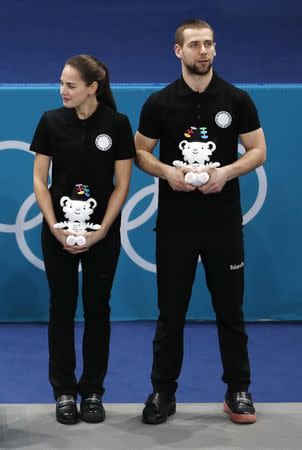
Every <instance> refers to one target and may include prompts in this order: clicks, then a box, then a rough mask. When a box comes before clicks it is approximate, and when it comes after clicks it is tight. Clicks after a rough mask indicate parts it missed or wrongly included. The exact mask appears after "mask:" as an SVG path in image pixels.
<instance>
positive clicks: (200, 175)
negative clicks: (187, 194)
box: [173, 160, 220, 186]
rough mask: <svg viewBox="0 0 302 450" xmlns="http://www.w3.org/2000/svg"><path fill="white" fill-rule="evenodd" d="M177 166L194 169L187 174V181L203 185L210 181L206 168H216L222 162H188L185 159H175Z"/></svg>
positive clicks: (174, 164)
mask: <svg viewBox="0 0 302 450" xmlns="http://www.w3.org/2000/svg"><path fill="white" fill-rule="evenodd" d="M173 166H175V167H186V168H187V169H192V170H194V172H188V173H186V175H185V181H186V183H188V184H192V185H193V186H203V185H204V184H206V183H207V182H208V181H209V178H210V177H209V174H208V173H207V172H205V171H204V170H205V169H214V168H216V167H219V166H220V163H218V162H215V163H211V162H210V163H206V164H186V163H185V162H183V161H178V160H176V161H173Z"/></svg>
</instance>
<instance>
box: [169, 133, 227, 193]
mask: <svg viewBox="0 0 302 450" xmlns="http://www.w3.org/2000/svg"><path fill="white" fill-rule="evenodd" d="M184 136H185V137H186V138H188V139H187V140H185V139H184V140H183V141H181V142H180V144H179V149H180V150H181V152H182V155H183V159H184V161H178V160H176V161H173V166H175V167H186V168H188V169H192V171H191V172H188V173H186V175H185V181H186V182H187V183H189V184H192V185H193V186H202V185H204V184H206V183H207V182H208V180H209V174H208V173H207V169H213V168H215V167H219V166H220V163H219V162H210V157H211V156H212V154H213V152H214V151H215V150H216V144H215V143H214V142H212V141H208V140H207V139H208V135H207V129H206V127H201V128H196V127H190V128H189V129H188V130H187V131H186V132H185V134H184Z"/></svg>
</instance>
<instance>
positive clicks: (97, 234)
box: [84, 228, 107, 250]
mask: <svg viewBox="0 0 302 450" xmlns="http://www.w3.org/2000/svg"><path fill="white" fill-rule="evenodd" d="M106 234H107V232H105V230H104V228H100V230H97V231H86V233H85V234H84V236H85V238H86V247H87V250H88V249H89V248H90V247H92V246H93V245H94V244H96V243H97V242H99V241H101V240H102V239H104V237H105V236H106Z"/></svg>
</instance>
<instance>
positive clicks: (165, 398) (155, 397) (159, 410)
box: [142, 392, 176, 425]
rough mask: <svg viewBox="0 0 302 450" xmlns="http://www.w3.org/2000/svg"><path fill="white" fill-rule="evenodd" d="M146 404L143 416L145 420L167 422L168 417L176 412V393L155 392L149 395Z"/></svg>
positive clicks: (147, 421) (154, 423)
mask: <svg viewBox="0 0 302 450" xmlns="http://www.w3.org/2000/svg"><path fill="white" fill-rule="evenodd" d="M145 405H146V406H145V408H144V410H143V416H142V420H143V422H144V423H149V424H151V425H157V424H159V423H163V422H166V420H167V419H168V417H169V416H171V414H174V413H175V411H176V400H175V395H171V394H167V393H165V392H154V393H153V394H151V395H149V397H148V398H147V401H146V403H145Z"/></svg>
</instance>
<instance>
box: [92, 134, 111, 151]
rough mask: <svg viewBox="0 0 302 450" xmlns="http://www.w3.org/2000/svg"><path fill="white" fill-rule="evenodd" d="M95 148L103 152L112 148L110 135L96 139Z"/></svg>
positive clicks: (100, 135) (103, 135) (102, 135)
mask: <svg viewBox="0 0 302 450" xmlns="http://www.w3.org/2000/svg"><path fill="white" fill-rule="evenodd" d="M95 146H96V147H97V148H98V149H99V150H101V151H102V152H106V151H107V150H109V149H110V148H111V146H112V139H111V137H110V136H108V134H99V135H98V136H97V137H96V138H95Z"/></svg>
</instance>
